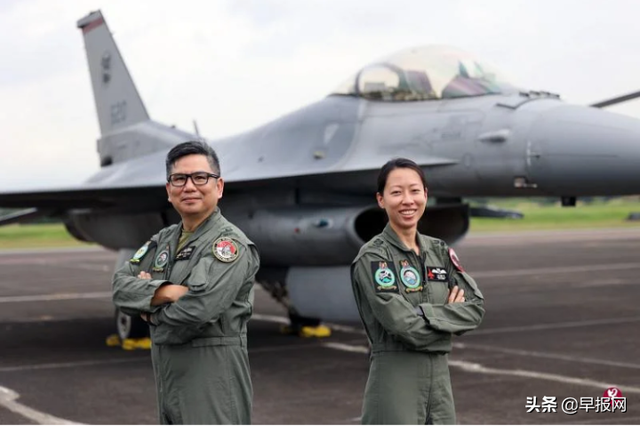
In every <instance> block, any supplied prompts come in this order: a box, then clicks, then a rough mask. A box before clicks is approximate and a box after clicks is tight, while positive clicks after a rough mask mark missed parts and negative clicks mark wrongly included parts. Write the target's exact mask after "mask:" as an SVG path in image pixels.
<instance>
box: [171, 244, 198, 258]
mask: <svg viewBox="0 0 640 426" xmlns="http://www.w3.org/2000/svg"><path fill="white" fill-rule="evenodd" d="M194 250H195V246H189V247H185V248H183V249H182V250H180V252H179V253H178V255H177V256H176V260H189V259H191V255H192V254H193V251H194Z"/></svg>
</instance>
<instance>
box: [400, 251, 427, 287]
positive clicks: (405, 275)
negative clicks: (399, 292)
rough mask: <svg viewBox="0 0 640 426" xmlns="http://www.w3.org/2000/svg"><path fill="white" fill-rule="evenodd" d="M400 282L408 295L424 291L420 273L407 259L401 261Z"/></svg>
mask: <svg viewBox="0 0 640 426" xmlns="http://www.w3.org/2000/svg"><path fill="white" fill-rule="evenodd" d="M400 280H401V281H402V284H404V286H405V291H406V292H407V293H414V292H417V291H422V285H421V282H420V273H419V272H418V270H417V269H416V268H414V267H413V266H411V264H410V263H409V261H408V260H406V259H405V260H401V261H400Z"/></svg>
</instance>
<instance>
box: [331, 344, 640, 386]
mask: <svg viewBox="0 0 640 426" xmlns="http://www.w3.org/2000/svg"><path fill="white" fill-rule="evenodd" d="M323 346H324V347H327V348H331V349H337V350H341V351H346V352H357V353H368V352H369V348H368V347H366V346H357V345H347V344H344V343H339V344H336V343H324V344H323ZM449 365H450V366H451V367H456V368H460V369H462V370H464V371H468V372H470V373H480V374H493V375H500V376H515V377H526V378H530V379H539V380H549V381H553V382H560V383H566V384H572V385H579V386H589V387H594V388H598V389H607V388H610V387H612V386H616V387H618V388H620V389H624V391H625V393H629V392H630V393H640V388H639V387H634V386H626V385H621V384H616V383H606V382H598V381H596V380H589V379H580V378H577V377H570V376H561V375H559V374H550V373H542V372H538V371H527V370H503V369H499V368H490V367H485V366H484V365H482V364H478V363H475V362H468V361H457V360H451V359H450V360H449Z"/></svg>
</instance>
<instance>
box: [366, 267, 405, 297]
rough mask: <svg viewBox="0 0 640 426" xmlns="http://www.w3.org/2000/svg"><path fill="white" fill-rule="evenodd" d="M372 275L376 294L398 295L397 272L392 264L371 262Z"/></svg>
mask: <svg viewBox="0 0 640 426" xmlns="http://www.w3.org/2000/svg"><path fill="white" fill-rule="evenodd" d="M371 273H372V274H373V281H374V284H375V286H376V293H398V286H397V284H396V271H395V267H394V266H393V264H392V263H388V262H371Z"/></svg>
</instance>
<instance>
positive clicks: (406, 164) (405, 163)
mask: <svg viewBox="0 0 640 426" xmlns="http://www.w3.org/2000/svg"><path fill="white" fill-rule="evenodd" d="M395 169H411V170H413V171H415V172H416V173H418V176H420V179H421V180H422V184H423V185H424V189H425V190H426V189H427V178H426V177H425V175H424V171H423V170H422V169H421V168H420V166H418V165H417V164H416V163H415V162H414V161H411V160H409V159H408V158H394V159H392V160H389V161H387V162H386V163H385V165H384V166H382V168H381V169H380V174H378V193H379V194H382V193H383V192H384V187H385V186H386V185H387V178H388V177H389V173H391V172H392V171H393V170H395Z"/></svg>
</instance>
